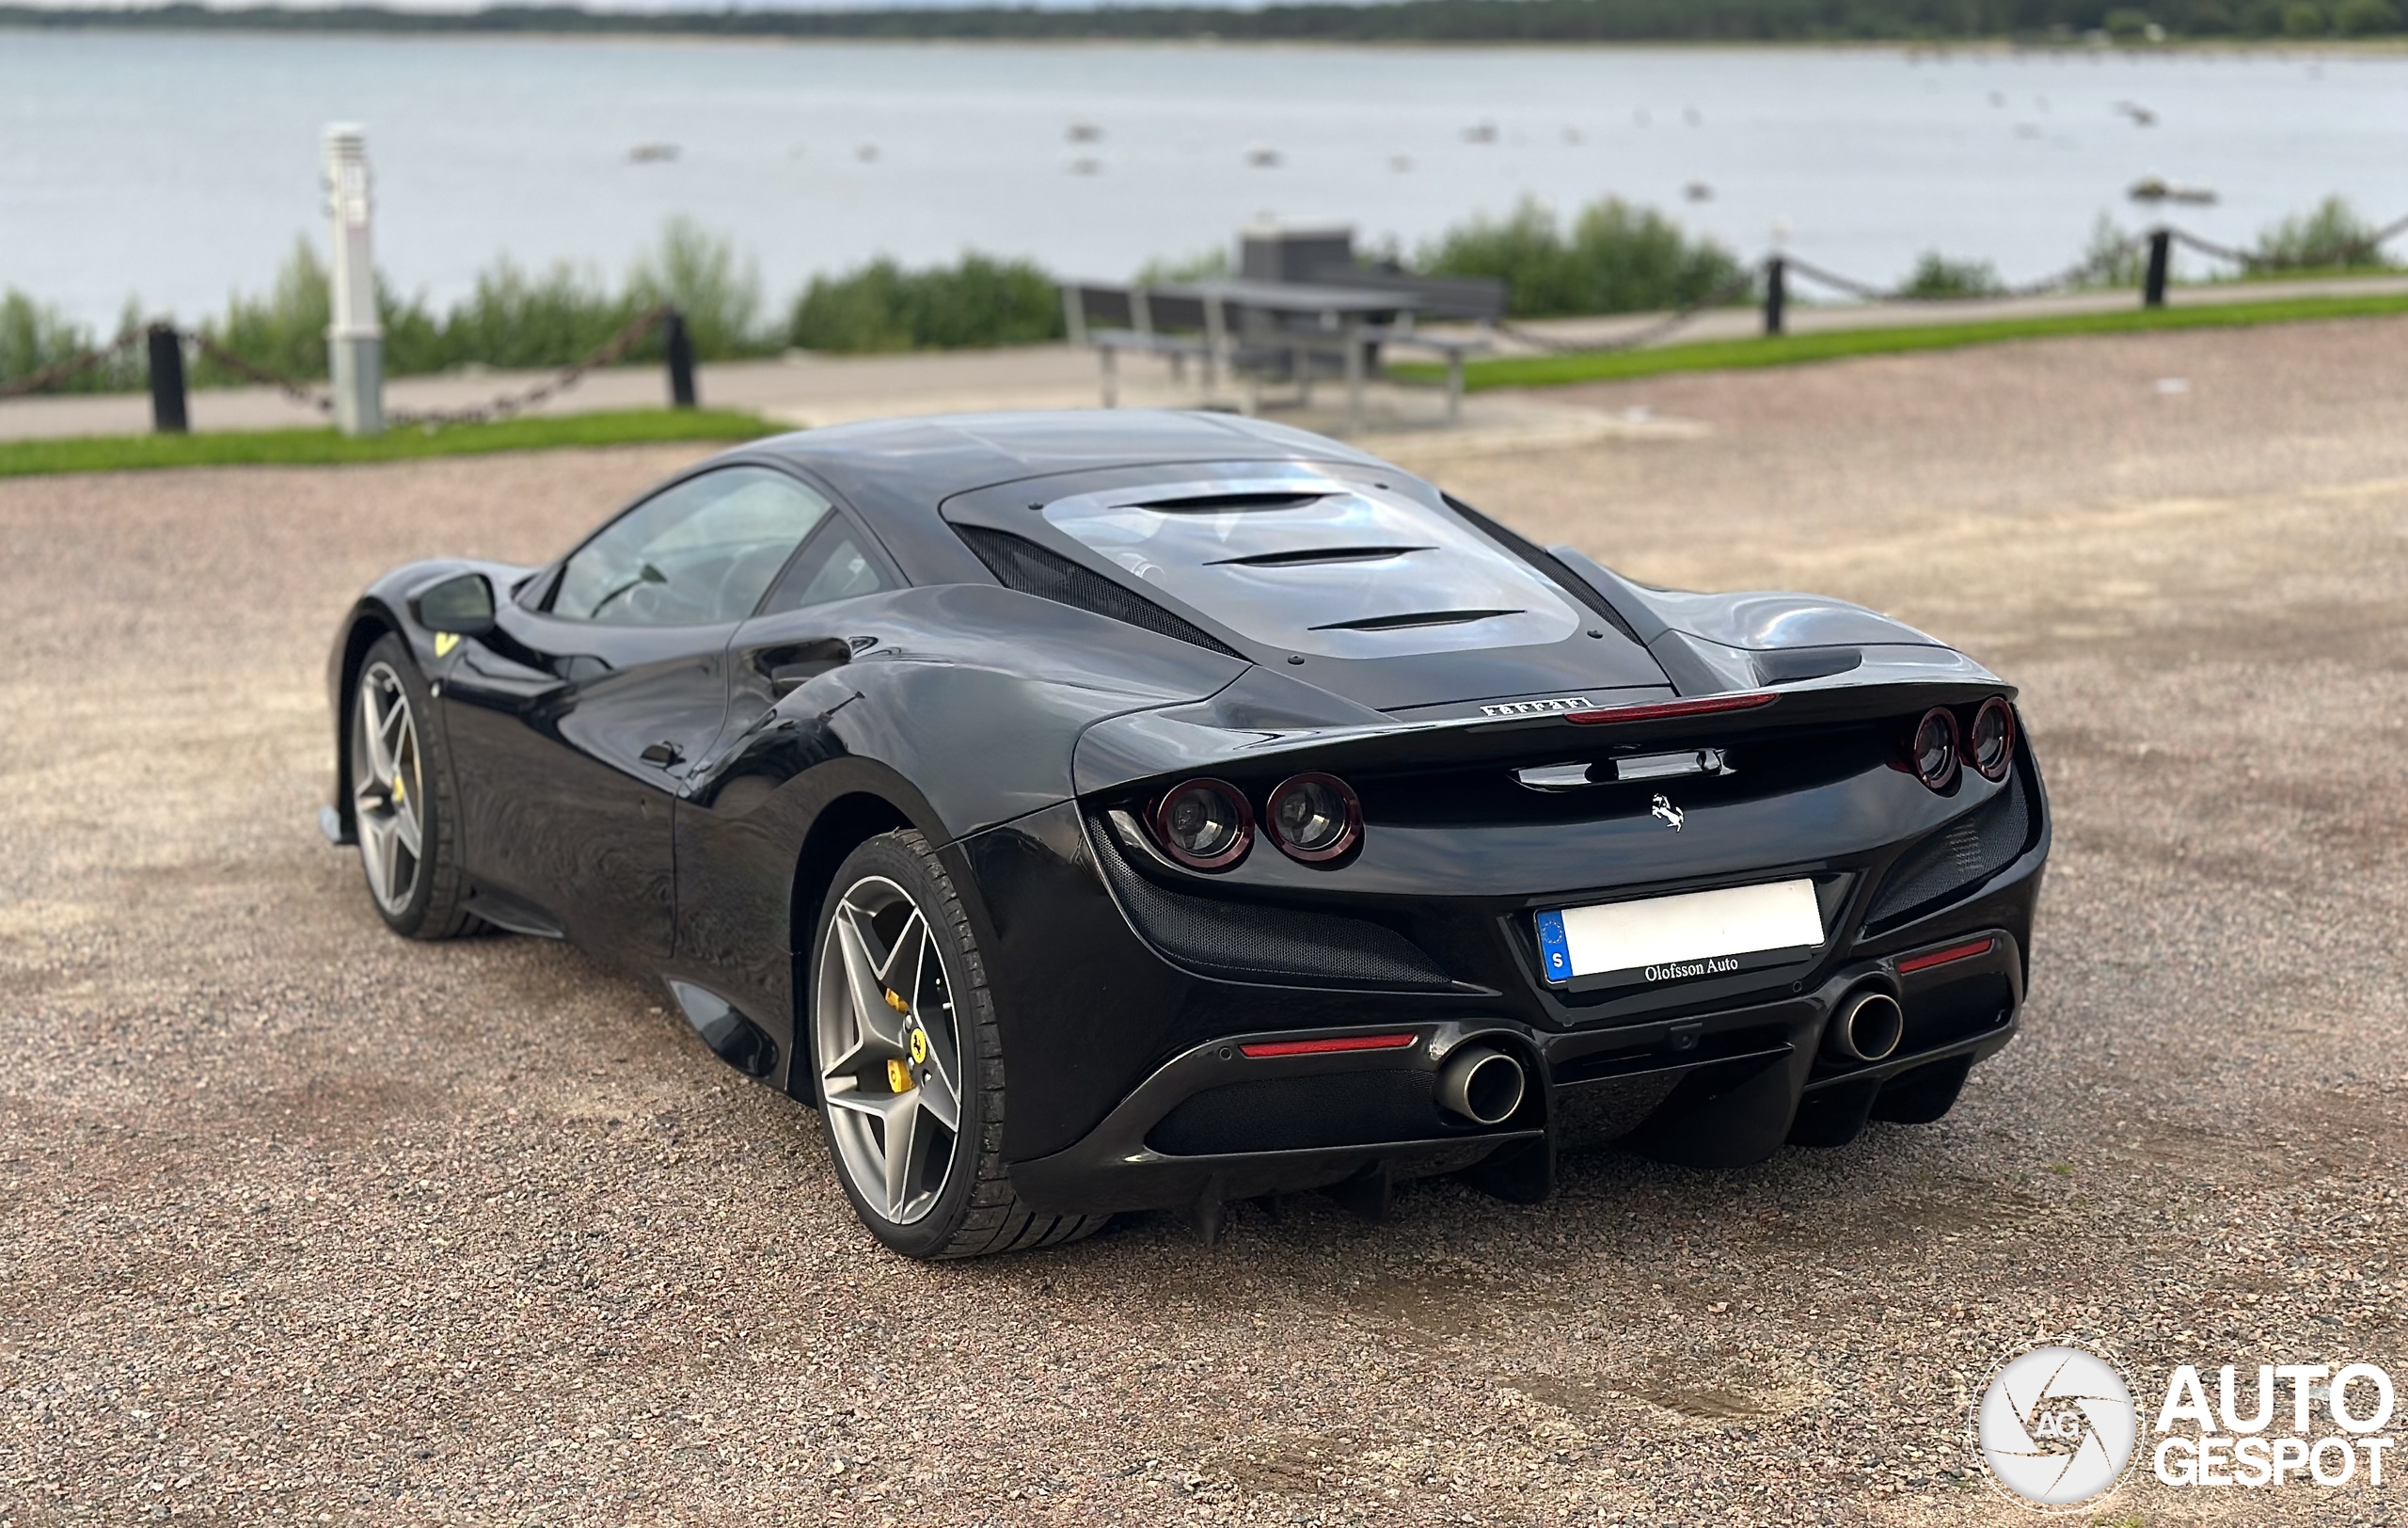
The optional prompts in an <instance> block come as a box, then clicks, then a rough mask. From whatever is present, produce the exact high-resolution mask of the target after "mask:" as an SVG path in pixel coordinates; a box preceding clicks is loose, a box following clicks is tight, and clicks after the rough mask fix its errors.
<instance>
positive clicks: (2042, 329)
mask: <svg viewBox="0 0 2408 1528" xmlns="http://www.w3.org/2000/svg"><path fill="white" fill-rule="evenodd" d="M2384 313H2408V294H2368V295H2365V296H2348V297H2292V298H2287V299H2284V300H2280V301H2273V302H2234V303H2216V304H2213V305H2204V304H2203V305H2201V306H2198V307H2191V308H2132V309H2129V310H2122V311H2117V312H2106V313H2063V314H2057V315H2054V316H2048V317H2037V316H2036V317H2032V318H2002V319H1986V320H1982V321H1980V322H1978V323H1965V324H1930V325H1917V326H1905V327H1898V328H1880V329H1839V330H1833V331H1831V332H1829V333H1822V334H1786V335H1780V336H1762V335H1760V336H1757V337H1755V338H1753V339H1747V340H1703V341H1699V342H1695V343H1692V344H1672V345H1661V346H1658V347H1656V348H1655V349H1652V350H1612V351H1588V352H1578V351H1574V352H1567V353H1564V354H1561V355H1553V356H1500V357H1497V358H1494V359H1491V360H1476V361H1472V362H1469V363H1468V364H1466V365H1465V367H1464V385H1465V387H1467V388H1473V389H1479V388H1548V387H1560V386H1563V385H1564V384H1566V383H1571V382H1603V381H1609V380H1612V379H1615V378H1619V377H1628V376H1655V375H1659V374H1662V373H1665V372H1704V371H1719V370H1724V369H1727V368H1732V367H1740V366H1790V365H1795V364H1798V362H1801V361H1814V360H1837V359H1839V358H1842V357H1846V356H1880V355H1889V354H1893V353H1895V352H1898V351H1907V350H1953V349H1957V348H1958V347H1960V346H1964V345H1979V344H1996V343H1998V342H2001V341H2005V340H2041V339H2050V338H2053V337H2055V336H2059V335H2069V334H2131V333H2135V332H2139V331H2142V330H2149V329H2208V328H2227V327H2237V326H2244V325H2253V324H2290V323H2297V322H2300V321H2302V320H2305V319H2325V318H2363V317H2368V316H2370V315H2376V314H2384ZM1393 371H1394V373H1395V374H1398V375H1400V376H1409V377H1414V378H1417V379H1420V380H1428V381H1435V380H1437V379H1438V377H1439V376H1440V375H1442V373H1441V372H1440V371H1439V369H1438V368H1436V367H1434V366H1411V367H1405V366H1400V367H1396V368H1393Z"/></svg>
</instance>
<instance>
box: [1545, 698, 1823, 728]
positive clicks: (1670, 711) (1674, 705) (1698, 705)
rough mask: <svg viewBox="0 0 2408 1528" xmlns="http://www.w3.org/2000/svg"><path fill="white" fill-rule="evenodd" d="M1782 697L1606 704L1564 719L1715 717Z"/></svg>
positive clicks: (1584, 721)
mask: <svg viewBox="0 0 2408 1528" xmlns="http://www.w3.org/2000/svg"><path fill="white" fill-rule="evenodd" d="M1780 698H1781V697H1780V696H1779V695H1774V694H1767V693H1765V692H1762V691H1754V692H1750V693H1748V694H1744V695H1703V696H1700V697H1699V698H1698V699H1696V700H1657V701H1645V702H1641V703H1640V704H1639V705H1636V706H1604V707H1600V708H1597V709H1595V710H1593V711H1566V712H1564V713H1563V719H1564V720H1565V721H1567V722H1576V723H1578V724H1581V725H1582V726H1596V725H1598V724H1602V723H1607V722H1660V721H1664V720H1665V719H1667V718H1669V717H1675V716H1712V715H1714V714H1715V713H1716V712H1717V711H1752V710H1754V709H1755V708H1757V707H1759V706H1769V705H1771V704H1772V703H1773V702H1774V701H1776V700H1779V699H1780Z"/></svg>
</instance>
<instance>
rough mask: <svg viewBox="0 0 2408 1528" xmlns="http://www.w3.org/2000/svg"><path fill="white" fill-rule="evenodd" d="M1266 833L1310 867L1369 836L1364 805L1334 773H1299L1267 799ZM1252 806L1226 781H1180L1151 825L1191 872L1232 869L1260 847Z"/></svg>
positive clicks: (1167, 851) (1150, 815) (1156, 838)
mask: <svg viewBox="0 0 2408 1528" xmlns="http://www.w3.org/2000/svg"><path fill="white" fill-rule="evenodd" d="M1262 805H1263V810H1262V817H1261V823H1262V831H1263V833H1264V834H1265V835H1266V836H1268V837H1269V838H1270V839H1271V841H1272V842H1273V843H1275V844H1276V845H1278V846H1279V852H1281V853H1283V854H1285V855H1287V856H1288V857H1289V858H1290V859H1292V860H1301V861H1303V862H1304V863H1305V864H1307V865H1325V864H1327V863H1329V862H1330V861H1332V860H1336V859H1340V858H1343V857H1344V856H1345V855H1346V854H1347V852H1349V851H1351V850H1353V849H1354V847H1355V845H1356V844H1358V843H1360V842H1361V841H1362V838H1363V804H1362V803H1361V802H1359V801H1357V800H1355V792H1354V790H1353V788H1351V787H1349V786H1348V785H1347V784H1346V782H1345V781H1343V780H1340V779H1339V778H1338V776H1336V775H1334V774H1319V773H1311V774H1293V775H1290V776H1289V777H1288V778H1287V779H1285V780H1282V781H1280V782H1279V784H1278V785H1277V786H1275V787H1274V788H1273V789H1272V791H1271V794H1270V795H1269V796H1267V797H1265V798H1264V800H1263V804H1262ZM1255 821H1256V819H1255V814H1254V804H1253V803H1251V802H1249V801H1247V800H1246V796H1245V792H1244V791H1242V790H1240V789H1239V788H1237V787H1235V786H1233V785H1230V784H1229V783H1228V782H1227V781H1225V780H1211V779H1198V780H1182V781H1180V783H1179V784H1178V785H1175V786H1173V787H1171V788H1169V789H1168V790H1166V791H1164V792H1163V794H1162V796H1161V798H1160V799H1159V800H1157V801H1156V802H1155V803H1154V805H1153V810H1152V811H1151V812H1149V813H1148V814H1147V826H1149V828H1151V829H1152V830H1153V834H1154V842H1155V843H1157V844H1159V845H1161V846H1162V850H1163V852H1164V853H1165V854H1168V855H1169V856H1170V857H1171V858H1172V859H1174V860H1177V861H1178V862H1179V863H1180V864H1181V865H1184V866H1186V867H1188V868H1190V869H1193V870H1226V869H1228V867H1230V866H1232V865H1235V864H1236V863H1237V862H1238V861H1240V860H1242V859H1244V858H1245V854H1246V851H1247V850H1249V849H1251V848H1253V847H1254V830H1255Z"/></svg>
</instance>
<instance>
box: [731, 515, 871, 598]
mask: <svg viewBox="0 0 2408 1528" xmlns="http://www.w3.org/2000/svg"><path fill="white" fill-rule="evenodd" d="M893 587H895V584H894V581H893V580H891V579H889V578H888V577H887V576H886V573H885V570H884V569H882V568H881V567H879V565H878V563H877V562H876V561H875V560H874V559H872V558H871V556H870V554H869V553H868V552H867V551H866V550H864V549H863V547H862V544H861V541H860V539H859V536H858V533H856V532H855V531H854V530H853V528H852V527H851V526H849V525H848V524H846V523H845V521H844V520H843V519H841V518H839V519H835V520H832V521H830V522H829V525H828V529H827V530H825V531H823V532H821V533H820V534H819V535H818V537H817V538H816V539H815V540H814V541H813V542H812V543H811V545H810V546H808V547H805V548H804V549H802V555H801V556H800V557H798V558H796V559H795V560H794V565H793V566H791V567H789V568H787V569H786V571H785V576H784V578H781V579H780V580H778V586H777V587H776V588H775V589H772V590H770V591H769V598H768V603H767V604H765V605H763V606H762V607H761V613H762V614H764V615H774V614H776V613H778V612H780V611H789V610H801V609H802V608H803V607H805V606H806V605H824V604H827V603H828V602H829V601H830V600H832V599H850V598H852V597H854V596H856V595H874V594H877V593H878V592H879V590H881V589H891V588H893Z"/></svg>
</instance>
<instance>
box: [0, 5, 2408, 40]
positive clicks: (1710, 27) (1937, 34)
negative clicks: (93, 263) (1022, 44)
mask: <svg viewBox="0 0 2408 1528" xmlns="http://www.w3.org/2000/svg"><path fill="white" fill-rule="evenodd" d="M0 26H14V27H31V28H51V27H59V28H67V27H83V28H91V27H108V28H113V29H144V28H207V29H216V30H239V31H295V32H450V33H471V34H474V33H529V32H536V33H565V34H576V33H610V34H620V35H625V34H639V35H640V34H660V35H677V36H719V37H759V38H857V39H894V40H910V39H927V38H946V39H988V40H1071V39H1123V40H1180V39H1201V38H1218V39H1226V40H1233V41H1249V40H1251V41H1330V42H1430V43H1440V42H1656V41H1701V42H1715V41H1722V42H1764V41H1818V40H1830V41H1842V40H1897V41H1914V40H1929V41H1944V40H1971V39H1982V38H2019V39H2027V40H2049V39H2056V40H2071V39H2074V38H2076V37H2082V36H2090V35H2095V34H2105V35H2106V36H2108V37H2110V38H2113V39H2115V40H2119V41H2126V42H2138V41H2142V40H2153V39H2154V38H2156V37H2159V36H2165V37H2222V36H2242V37H2287V38H2316V37H2333V36H2341V37H2359V36H2375V35H2380V34H2384V33H2391V32H2398V31H2400V30H2401V28H2402V26H2403V20H2402V15H2401V10H2400V4H2399V3H2395V0H2153V3H2150V4H2146V5H2129V4H2127V5H2116V4H2109V3H2103V0H1388V3H1386V4H1373V5H1329V4H1285V5H1281V4H1274V5H1267V6H1264V7H1261V8H1258V9H1219V8H1205V7H1197V6H1148V5H1129V6H1119V5H1114V6H1099V7H1097V8H1092V9H1036V8H1028V7H1019V6H990V7H974V6H961V7H947V8H930V9H916V8H895V9H879V10H841V9H832V10H801V9H737V8H733V7H730V8H726V9H721V10H701V9H694V10H649V11H626V10H586V9H581V8H575V7H566V6H494V7H488V8H484V9H482V10H473V11H439V10H395V9H389V8H384V7H377V6H333V7H327V8H316V7H300V8H295V7H286V6H252V7H241V8H222V9H221V8H211V7H205V6H199V5H189V4H177V5H166V6H137V7H131V8H100V7H90V8H58V9H52V8H36V7H30V6H6V5H0Z"/></svg>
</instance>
